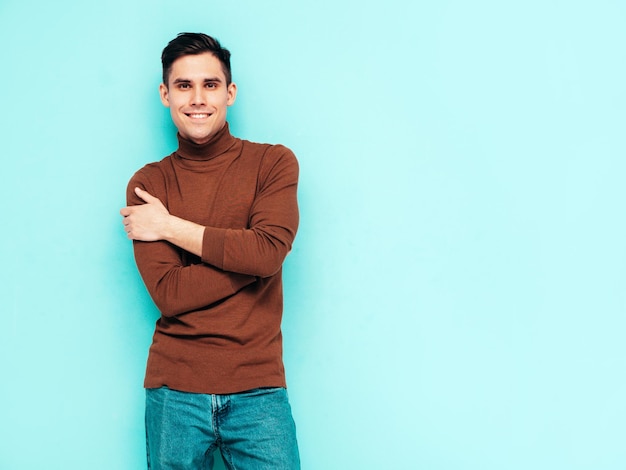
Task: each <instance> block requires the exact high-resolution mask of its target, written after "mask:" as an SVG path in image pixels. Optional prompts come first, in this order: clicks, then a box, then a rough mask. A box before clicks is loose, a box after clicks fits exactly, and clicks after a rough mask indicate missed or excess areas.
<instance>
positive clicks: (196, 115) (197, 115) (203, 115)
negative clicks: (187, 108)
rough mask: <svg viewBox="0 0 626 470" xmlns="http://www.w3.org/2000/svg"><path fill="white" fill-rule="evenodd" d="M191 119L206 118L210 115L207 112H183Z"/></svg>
mask: <svg viewBox="0 0 626 470" xmlns="http://www.w3.org/2000/svg"><path fill="white" fill-rule="evenodd" d="M185 114H186V115H187V116H188V117H190V118H191V119H206V118H208V117H209V116H210V114H209V113H185Z"/></svg>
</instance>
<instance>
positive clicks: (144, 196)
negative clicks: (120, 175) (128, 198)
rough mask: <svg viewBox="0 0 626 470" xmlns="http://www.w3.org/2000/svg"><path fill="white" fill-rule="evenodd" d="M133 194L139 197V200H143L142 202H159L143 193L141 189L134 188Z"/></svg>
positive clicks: (145, 192) (146, 192)
mask: <svg viewBox="0 0 626 470" xmlns="http://www.w3.org/2000/svg"><path fill="white" fill-rule="evenodd" d="M135 194H136V195H137V196H139V197H140V198H141V199H143V200H144V201H146V202H147V203H155V202H161V201H160V200H159V199H157V198H156V197H154V196H153V195H152V194H150V193H149V192H148V191H144V190H143V189H141V188H135Z"/></svg>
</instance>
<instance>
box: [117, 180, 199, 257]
mask: <svg viewBox="0 0 626 470" xmlns="http://www.w3.org/2000/svg"><path fill="white" fill-rule="evenodd" d="M135 194H137V196H139V197H140V198H141V199H143V200H144V201H145V202H146V203H145V204H141V205H139V206H129V207H124V208H123V209H122V210H121V211H120V214H122V216H124V220H123V224H124V230H126V233H127V235H128V238H130V239H131V240H139V241H142V242H156V241H158V240H166V241H168V242H170V243H173V244H174V245H176V246H178V247H180V248H182V249H183V250H187V251H188V252H190V253H193V254H194V255H197V256H202V238H203V236H204V227H203V226H202V225H198V224H195V223H193V222H190V221H188V220H183V219H181V218H179V217H175V216H173V215H171V214H170V213H169V212H168V211H167V209H166V208H165V206H164V205H163V203H162V202H161V201H160V200H159V199H158V198H156V197H154V196H153V195H152V194H150V193H149V192H147V191H144V190H143V189H140V188H135Z"/></svg>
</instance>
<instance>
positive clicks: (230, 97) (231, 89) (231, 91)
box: [226, 83, 237, 106]
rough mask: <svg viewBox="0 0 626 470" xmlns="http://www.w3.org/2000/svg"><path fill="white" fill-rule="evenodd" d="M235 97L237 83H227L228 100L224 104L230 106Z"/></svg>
mask: <svg viewBox="0 0 626 470" xmlns="http://www.w3.org/2000/svg"><path fill="white" fill-rule="evenodd" d="M236 98H237V85H235V84H234V83H231V84H230V85H228V101H227V102H226V104H227V105H228V106H231V105H232V104H233V103H234V102H235V99H236Z"/></svg>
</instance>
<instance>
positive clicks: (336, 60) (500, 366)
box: [0, 0, 626, 470]
mask: <svg viewBox="0 0 626 470" xmlns="http://www.w3.org/2000/svg"><path fill="white" fill-rule="evenodd" d="M181 31H193V32H197V31H202V32H206V33H209V34H212V35H214V36H216V37H217V38H219V39H220V40H221V41H222V42H223V44H224V45H225V46H226V47H228V48H229V49H230V50H231V51H232V53H233V59H232V61H233V64H232V65H233V74H234V79H235V81H236V83H237V84H238V86H239V94H238V98H237V102H236V104H235V105H234V107H233V108H231V110H230V114H229V122H230V123H231V130H232V132H233V134H234V135H236V136H239V137H242V138H245V139H249V140H254V141H261V142H270V143H283V144H285V145H287V146H289V147H290V148H291V149H292V150H293V151H294V152H295V153H296V155H297V156H298V158H299V161H300V167H301V178H300V187H299V200H300V208H301V227H300V231H299V233H298V236H297V239H296V243H295V246H294V250H293V251H292V253H291V254H290V255H289V257H288V259H287V261H286V264H285V269H284V283H285V314H284V322H283V331H284V337H285V364H286V368H287V380H288V385H289V393H290V398H291V401H292V406H293V411H294V415H295V419H296V422H297V426H298V437H299V442H300V449H301V457H302V464H303V469H307V470H326V469H342V470H343V469H372V470H380V469H424V470H503V469H506V470H529V469H533V470H556V469H567V470H582V469H585V470H587V469H589V470H592V469H593V470H618V469H624V468H626V446H625V445H624V442H625V440H626V428H625V426H626V425H625V423H626V404H625V399H624V397H625V396H626V379H625V377H624V370H625V362H626V360H625V358H626V344H625V341H624V336H625V335H624V333H625V330H626V319H625V315H624V314H625V313H626V295H625V292H626V289H625V288H624V286H625V282H626V268H625V265H626V249H625V240H626V222H625V218H624V200H625V196H626V189H625V187H624V175H625V171H626V162H625V159H624V157H625V156H626V144H625V139H624V135H625V125H626V111H625V110H626V92H625V85H624V84H625V83H626V65H625V59H626V57H625V56H626V53H625V51H626V49H625V47H624V46H625V45H626V4H625V3H624V2H620V1H617V0H615V1H609V0H596V1H576V0H574V1H570V2H563V1H556V0H548V1H538V0H530V1H524V2H521V1H519V2H518V1H506V2H502V1H495V0H491V1H490V0H476V1H460V0H442V1H438V2H425V1H416V2H409V1H400V0H390V1H388V2H382V3H381V2H356V1H339V2H338V1H330V0H318V1H316V2H296V1H292V2H288V1H278V0H270V1H264V2H257V1H253V0H237V1H232V2H213V1H206V0H205V1H198V0H190V1H187V2H174V1H168V2H165V1H148V0H135V1H130V2H129V1H128V0H124V1H122V0H113V1H101V2H92V1H78V0H58V1H55V2H40V1H38V2H34V1H29V0H0V44H1V45H2V47H1V48H0V63H1V64H2V72H1V73H0V90H2V99H1V100H0V102H1V103H2V114H1V117H0V136H1V137H0V142H1V147H0V152H2V163H1V166H0V168H1V170H0V174H1V184H0V204H1V209H2V212H1V213H2V230H1V232H0V237H1V239H0V250H1V259H2V266H3V269H2V272H3V275H2V277H3V279H2V282H1V283H0V314H1V316H0V318H1V319H2V327H1V328H0V356H1V357H2V359H1V360H0V380H1V386H0V403H1V404H2V405H1V408H0V468H1V469H6V470H22V469H26V470H30V469H39V468H46V469H64V470H68V469H81V470H82V469H86V468H89V469H91V470H98V469H103V470H104V469H106V470H109V469H116V470H137V469H142V468H145V450H144V428H143V399H144V393H143V389H142V381H143V374H144V369H145V361H146V357H147V351H148V347H149V344H150V341H151V335H152V331H153V326H154V322H155V321H156V319H157V316H158V312H157V311H156V309H155V307H154V306H153V304H152V303H151V301H150V298H149V296H148V295H147V293H146V291H145V289H144V287H143V284H142V282H141V280H140V278H139V276H138V273H137V271H136V268H135V265H134V261H133V257H132V249H131V244H130V242H129V241H128V240H127V239H126V238H125V234H124V231H123V229H122V225H121V218H120V216H119V214H118V211H119V209H120V208H121V207H122V206H124V205H125V197H124V195H125V187H126V183H127V181H128V179H129V178H130V177H131V176H132V174H133V173H134V172H135V171H136V170H137V169H139V168H140V167H141V166H143V165H144V164H146V163H148V162H151V161H154V160H158V159H161V158H163V157H164V156H165V155H167V154H169V153H171V152H172V151H173V150H175V148H176V139H175V129H174V127H173V126H172V124H171V122H170V118H169V114H168V111H167V110H166V109H165V108H163V107H162V105H161V103H160V101H159V97H158V92H157V89H158V85H159V81H160V78H159V77H160V74H161V69H160V53H161V50H162V48H163V47H164V46H165V44H166V43H167V41H169V40H170V39H171V38H173V37H174V36H175V35H176V34H177V33H179V32H181Z"/></svg>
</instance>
